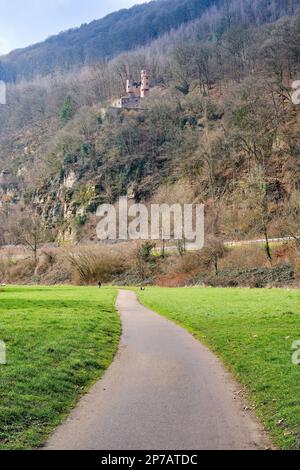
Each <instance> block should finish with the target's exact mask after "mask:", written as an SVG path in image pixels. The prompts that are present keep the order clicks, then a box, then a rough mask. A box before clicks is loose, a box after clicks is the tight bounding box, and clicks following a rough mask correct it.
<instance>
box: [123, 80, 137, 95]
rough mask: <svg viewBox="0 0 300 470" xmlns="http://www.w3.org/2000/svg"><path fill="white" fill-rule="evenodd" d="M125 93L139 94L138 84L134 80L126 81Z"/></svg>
mask: <svg viewBox="0 0 300 470" xmlns="http://www.w3.org/2000/svg"><path fill="white" fill-rule="evenodd" d="M126 93H127V94H128V95H129V96H139V95H140V84H139V83H138V82H135V81H134V80H127V81H126Z"/></svg>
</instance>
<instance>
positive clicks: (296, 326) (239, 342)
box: [138, 288, 300, 449]
mask: <svg viewBox="0 0 300 470" xmlns="http://www.w3.org/2000/svg"><path fill="white" fill-rule="evenodd" d="M138 295H139V298H140V301H141V302H142V303H143V304H145V305H146V306H148V307H150V308H151V309H152V310H155V311H157V312H159V313H161V314H162V315H164V316H166V317H168V318H169V319H171V320H174V321H176V322H177V323H179V324H181V325H182V326H184V327H185V328H186V329H188V330H189V331H190V332H192V333H194V334H195V336H196V337H197V338H198V339H200V340H202V341H203V342H205V343H206V344H208V345H209V346H210V348H211V349H212V350H213V351H215V352H217V354H218V355H219V356H220V357H221V358H222V359H223V361H224V362H225V364H226V365H227V368H228V369H230V370H231V371H232V372H233V373H234V375H235V376H236V378H237V379H238V380H239V381H240V382H241V383H242V384H244V385H246V386H247V387H246V389H247V391H248V397H249V400H250V401H251V402H252V403H253V404H254V405H255V407H256V411H257V414H258V416H259V417H260V418H261V420H262V422H263V423H264V425H265V427H266V428H267V429H268V431H269V432H270V433H271V435H272V436H273V438H274V442H275V444H276V445H277V446H278V447H280V448H283V449H299V448H300V366H295V365H293V364H292V352H293V351H292V349H291V348H292V343H293V341H295V340H300V292H297V291H292V290H291V291H288V290H280V289H271V290H259V289H258V290H256V289H253V290H251V289H213V288H187V289H164V288H147V289H146V290H145V291H144V292H140V291H139V292H138Z"/></svg>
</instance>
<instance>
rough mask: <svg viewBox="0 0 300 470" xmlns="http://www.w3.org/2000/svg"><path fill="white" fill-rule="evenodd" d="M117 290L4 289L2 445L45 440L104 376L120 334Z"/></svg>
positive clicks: (0, 322)
mask: <svg viewBox="0 0 300 470" xmlns="http://www.w3.org/2000/svg"><path fill="white" fill-rule="evenodd" d="M116 294H117V291H116V290H115V289H102V290H99V289H97V288H93V287H81V288H76V287H54V288H47V287H6V288H2V289H1V291H0V340H2V341H5V343H6V347H7V365H0V449H30V448H35V447H38V446H40V445H41V444H42V443H43V442H44V441H45V439H46V438H47V436H48V435H49V433H50V432H51V431H52V430H53V429H54V427H55V426H56V425H58V424H59V423H60V422H61V421H62V419H63V418H64V417H65V416H66V415H67V413H68V412H69V411H70V410H71V409H72V407H74V405H75V404H76V401H77V400H78V398H79V396H80V395H81V394H83V393H84V392H85V391H86V390H88V389H89V387H90V386H91V385H92V384H93V383H94V382H95V381H96V380H97V379H98V378H100V377H101V375H102V374H103V372H104V371H105V369H106V368H107V367H108V366H109V364H110V363H111V361H112V360H113V358H114V355H115V353H116V351H117V348H118V342H119V337H120V329H121V326H120V320H119V317H118V314H117V312H116V310H115V307H114V303H115V299H116Z"/></svg>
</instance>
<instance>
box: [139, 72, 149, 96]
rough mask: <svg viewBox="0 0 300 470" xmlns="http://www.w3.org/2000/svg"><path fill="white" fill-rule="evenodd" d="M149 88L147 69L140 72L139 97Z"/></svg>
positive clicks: (146, 93) (144, 94) (146, 92)
mask: <svg viewBox="0 0 300 470" xmlns="http://www.w3.org/2000/svg"><path fill="white" fill-rule="evenodd" d="M149 90H150V77H149V72H148V70H142V72H141V98H145V97H146V96H147V95H148V93H149Z"/></svg>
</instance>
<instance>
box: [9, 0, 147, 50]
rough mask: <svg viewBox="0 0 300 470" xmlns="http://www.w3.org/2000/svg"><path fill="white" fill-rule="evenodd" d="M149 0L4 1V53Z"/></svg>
mask: <svg viewBox="0 0 300 470" xmlns="http://www.w3.org/2000/svg"><path fill="white" fill-rule="evenodd" d="M138 3H146V0H0V54H4V53H7V52H9V51H11V50H12V49H16V48H19V47H25V46H28V45H30V44H34V43H36V42H39V41H42V40H44V39H46V38H47V37H49V36H51V35H53V34H57V33H59V32H61V31H64V30H66V29H69V28H73V27H76V26H80V25H81V24H82V23H89V22H90V21H92V20H96V19H99V18H102V17H103V16H105V15H106V14H108V13H111V12H113V11H117V10H120V9H121V8H129V7H131V6H133V5H136V4H138Z"/></svg>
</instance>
